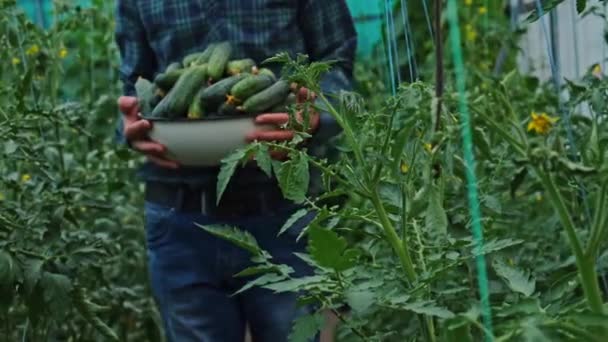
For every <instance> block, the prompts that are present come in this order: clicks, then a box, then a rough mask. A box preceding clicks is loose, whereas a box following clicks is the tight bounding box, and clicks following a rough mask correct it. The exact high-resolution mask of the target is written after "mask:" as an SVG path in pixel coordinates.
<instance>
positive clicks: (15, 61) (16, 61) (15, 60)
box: [11, 57, 21, 65]
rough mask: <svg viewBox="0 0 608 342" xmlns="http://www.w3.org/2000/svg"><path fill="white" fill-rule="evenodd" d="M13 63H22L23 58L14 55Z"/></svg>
mask: <svg viewBox="0 0 608 342" xmlns="http://www.w3.org/2000/svg"><path fill="white" fill-rule="evenodd" d="M11 61H12V63H13V65H17V64H20V63H21V60H20V59H19V58H17V57H13V59H12V60H11Z"/></svg>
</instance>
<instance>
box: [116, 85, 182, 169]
mask: <svg viewBox="0 0 608 342" xmlns="http://www.w3.org/2000/svg"><path fill="white" fill-rule="evenodd" d="M118 108H119V109H120V111H121V112H122V114H123V117H122V119H123V123H124V125H123V127H124V128H123V134H124V136H125V138H126V139H127V141H128V142H129V144H130V145H131V147H132V148H133V149H134V150H136V151H138V152H140V153H142V154H144V155H145V156H146V157H147V158H148V160H150V161H151V162H153V163H155V164H156V165H158V166H161V167H165V168H170V169H177V168H178V167H179V164H178V163H177V162H176V161H174V160H169V159H167V158H166V157H164V154H165V152H166V151H167V149H166V147H165V146H163V145H162V144H160V143H158V142H156V141H153V140H151V139H150V138H149V137H148V132H149V131H150V129H151V128H152V123H151V122H150V121H148V120H144V119H142V118H141V117H140V116H139V106H138V105H137V98H136V97H133V96H121V97H120V98H119V99H118Z"/></svg>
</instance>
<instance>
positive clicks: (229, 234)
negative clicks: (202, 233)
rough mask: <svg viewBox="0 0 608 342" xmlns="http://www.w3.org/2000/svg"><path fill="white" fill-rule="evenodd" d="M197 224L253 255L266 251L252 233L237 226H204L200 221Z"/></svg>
mask: <svg viewBox="0 0 608 342" xmlns="http://www.w3.org/2000/svg"><path fill="white" fill-rule="evenodd" d="M194 224H195V225H197V226H199V227H200V228H203V229H204V230H206V231H207V232H208V233H210V234H212V235H215V236H217V237H219V238H221V239H224V240H226V241H229V242H231V243H233V244H235V245H237V246H239V247H240V248H243V249H244V250H246V251H248V252H249V253H251V254H253V255H261V254H263V253H264V251H263V250H262V249H261V248H260V246H259V245H258V242H257V241H256V240H255V238H254V237H253V235H251V233H249V232H246V231H243V230H240V229H238V228H236V227H229V226H222V225H209V226H203V225H200V224H198V223H196V222H195V223H194Z"/></svg>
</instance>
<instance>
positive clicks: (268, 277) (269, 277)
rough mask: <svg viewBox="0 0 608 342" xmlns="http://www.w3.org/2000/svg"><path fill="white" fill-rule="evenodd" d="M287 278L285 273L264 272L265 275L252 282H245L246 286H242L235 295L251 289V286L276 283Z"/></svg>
mask: <svg viewBox="0 0 608 342" xmlns="http://www.w3.org/2000/svg"><path fill="white" fill-rule="evenodd" d="M284 279H285V276H284V275H279V274H276V273H268V274H264V275H263V276H261V277H259V278H256V279H254V280H252V281H250V282H248V283H247V284H245V286H243V287H242V288H240V289H239V290H238V291H236V292H235V293H234V294H233V296H236V295H237V294H239V293H243V292H245V291H247V290H249V289H250V288H252V287H254V286H264V285H267V284H270V283H275V282H279V281H282V280H284Z"/></svg>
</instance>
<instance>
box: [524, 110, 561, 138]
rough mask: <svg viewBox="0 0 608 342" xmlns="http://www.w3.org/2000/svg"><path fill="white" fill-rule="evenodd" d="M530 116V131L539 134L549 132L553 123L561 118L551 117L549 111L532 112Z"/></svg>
mask: <svg viewBox="0 0 608 342" xmlns="http://www.w3.org/2000/svg"><path fill="white" fill-rule="evenodd" d="M530 116H531V117H532V120H530V123H528V132H530V131H535V132H536V133H537V134H547V133H548V132H549V130H551V127H553V124H555V123H556V122H557V120H559V118H554V117H550V116H549V115H547V113H540V114H537V113H535V112H532V114H531V115H530Z"/></svg>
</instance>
